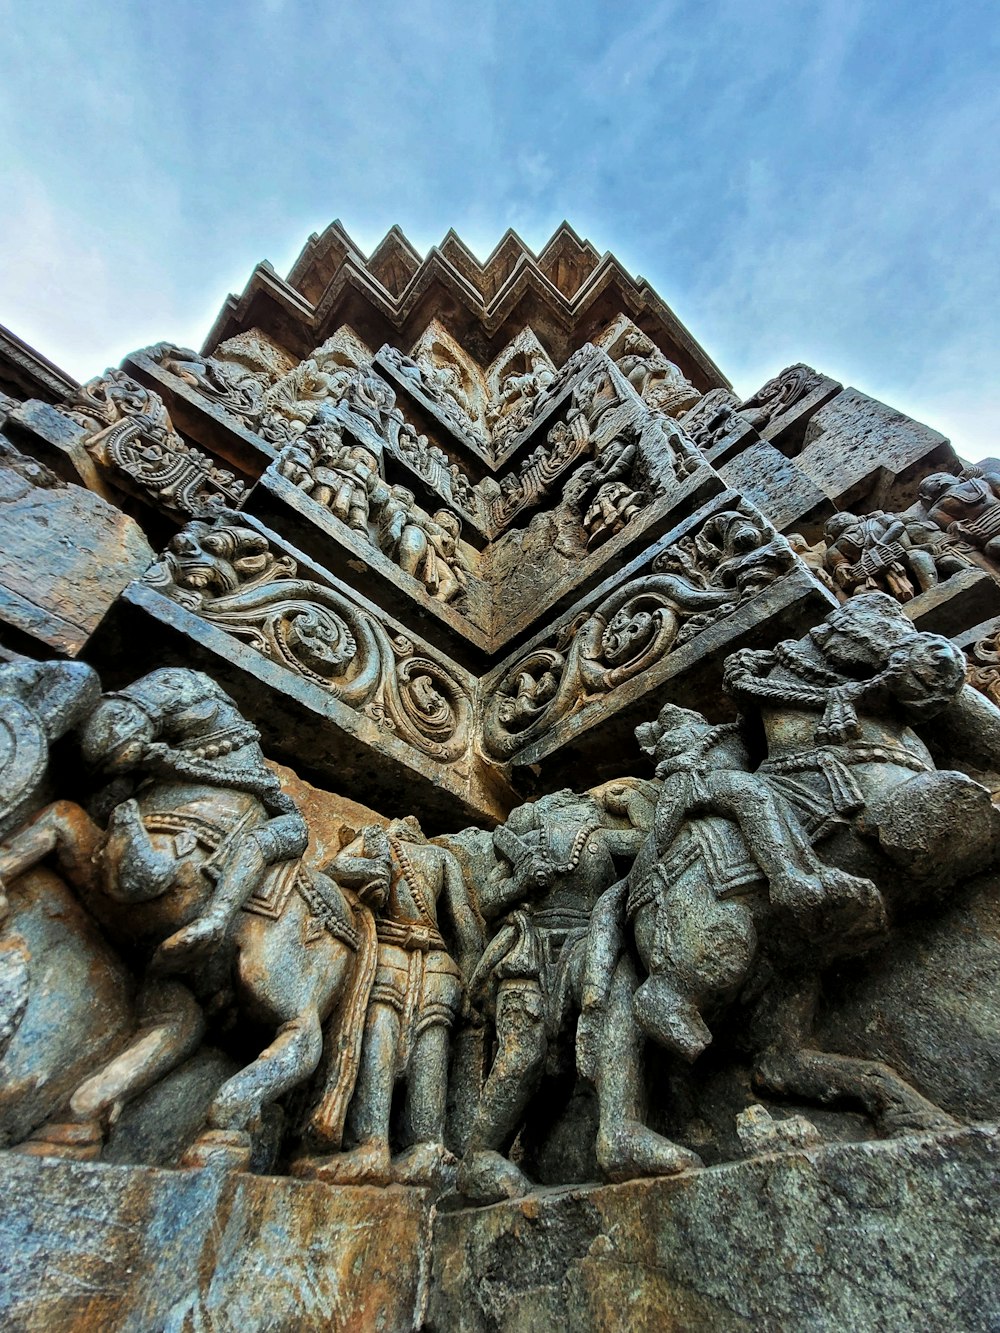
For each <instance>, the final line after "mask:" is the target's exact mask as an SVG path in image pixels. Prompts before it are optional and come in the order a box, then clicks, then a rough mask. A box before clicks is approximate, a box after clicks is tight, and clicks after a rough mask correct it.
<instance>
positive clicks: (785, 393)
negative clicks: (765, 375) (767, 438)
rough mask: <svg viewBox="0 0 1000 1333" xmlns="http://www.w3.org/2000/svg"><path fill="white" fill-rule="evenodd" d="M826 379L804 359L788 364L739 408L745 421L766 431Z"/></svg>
mask: <svg viewBox="0 0 1000 1333" xmlns="http://www.w3.org/2000/svg"><path fill="white" fill-rule="evenodd" d="M822 380H823V376H822V375H818V374H817V373H816V371H815V370H813V368H812V366H807V365H804V364H802V363H801V362H799V363H797V364H796V365H794V366H786V367H785V369H784V370H783V371H781V373H780V374H778V375H775V377H774V378H773V379H770V380H768V381H767V383H766V384H765V385H763V386H762V387H761V388H759V389H758V390H757V392H756V393H753V394H751V395H750V397H749V398H745V399H744V400H743V402H742V403H740V404H739V406H738V408H737V411H738V412H739V414H740V416H741V417H743V418H744V420H746V421H748V422H749V423H750V425H751V426H754V427H755V428H756V429H757V430H762V429H763V428H764V427H765V426H767V425H769V424H770V423H771V422H772V421H774V420H776V419H777V418H778V417H780V416H781V415H782V413H784V412H787V411H788V409H789V408H790V407H794V406H795V404H796V403H798V402H801V401H802V399H803V398H805V397H806V395H807V394H810V393H812V391H813V389H815V388H817V387H818V386H819V385H820V383H821V382H822Z"/></svg>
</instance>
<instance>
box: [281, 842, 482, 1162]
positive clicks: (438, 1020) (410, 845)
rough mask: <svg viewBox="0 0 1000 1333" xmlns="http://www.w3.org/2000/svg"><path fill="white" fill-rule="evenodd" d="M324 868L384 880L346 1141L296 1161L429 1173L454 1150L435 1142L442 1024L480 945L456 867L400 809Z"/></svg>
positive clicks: (441, 1097) (441, 1094)
mask: <svg viewBox="0 0 1000 1333" xmlns="http://www.w3.org/2000/svg"><path fill="white" fill-rule="evenodd" d="M329 869H330V873H331V874H333V875H334V876H335V877H336V878H337V879H338V880H339V881H340V882H341V883H348V884H350V883H353V882H355V881H356V880H358V879H361V880H362V881H364V882H370V881H373V880H377V881H378V882H380V883H382V884H383V885H384V886H385V888H384V892H382V893H381V894H380V895H379V896H378V898H377V899H375V900H374V901H373V906H374V910H375V929H376V933H377V937H378V960H377V966H376V971H375V978H374V982H373V984H372V988H371V995H370V999H369V1001H368V1014H367V1017H366V1019H365V1022H364V1038H363V1041H362V1046H361V1066H360V1070H359V1073H358V1079H357V1084H356V1087H355V1089H354V1096H353V1099H352V1101H351V1104H350V1110H349V1112H348V1119H347V1131H346V1140H347V1147H348V1149H349V1150H348V1151H346V1152H344V1153H342V1154H341V1155H339V1156H335V1157H330V1158H324V1159H316V1158H311V1159H305V1160H303V1161H301V1162H300V1163H299V1164H298V1166H297V1168H296V1169H297V1171H298V1172H299V1173H300V1174H309V1175H314V1174H318V1175H321V1176H322V1177H323V1178H324V1179H326V1180H330V1181H334V1182H336V1183H339V1184H360V1183H376V1184H388V1183H389V1182H390V1181H391V1180H396V1181H399V1182H401V1183H403V1184H434V1183H438V1182H439V1181H440V1178H441V1173H442V1170H444V1169H445V1168H447V1167H448V1166H449V1165H450V1164H451V1163H452V1162H453V1160H454V1159H453V1158H452V1157H451V1154H450V1153H449V1152H448V1150H447V1149H446V1148H445V1146H444V1122H445V1109H446V1095H447V1089H448V1045H449V1032H450V1029H451V1027H452V1025H453V1024H454V1022H455V1020H456V1019H457V1017H458V1015H459V1013H460V1011H461V1008H462V998H463V992H464V981H463V977H467V976H468V975H469V974H470V973H471V970H472V967H473V965H474V962H475V959H476V958H477V957H478V955H479V953H480V951H481V948H482V935H481V931H480V927H479V923H478V921H477V920H476V916H475V913H474V912H473V909H472V905H471V903H470V901H469V895H468V890H467V889H466V886H465V881H464V879H463V877H462V871H461V868H460V867H459V864H458V862H457V861H456V859H455V857H454V856H453V855H452V853H450V852H448V851H445V850H444V849H443V848H441V847H435V846H433V845H432V844H431V843H429V842H428V841H427V839H426V838H425V837H424V836H423V833H422V832H421V829H420V825H419V824H418V823H417V821H416V820H415V819H413V818H406V819H399V820H394V821H393V822H392V823H391V824H390V825H389V827H388V830H383V829H382V828H379V827H372V828H368V829H365V830H364V831H363V832H362V833H361V834H360V835H359V836H358V837H357V838H356V839H355V840H354V841H353V842H352V843H350V844H349V845H348V846H347V847H345V848H344V850H343V851H342V853H341V854H340V856H339V857H338V858H337V859H336V860H335V861H334V862H333V863H332V865H331V866H330V868H329ZM439 905H442V906H444V908H445V910H446V912H447V914H448V917H449V918H450V922H451V927H452V931H453V936H454V940H455V946H456V948H455V952H456V956H457V960H458V961H457V962H456V961H455V960H454V959H453V958H452V956H451V953H450V951H449V948H448V945H447V944H446V943H445V940H444V937H443V936H442V934H441V926H440V922H439V918H438V907H439ZM399 1082H405V1085H406V1100H405V1106H404V1113H403V1122H404V1131H403V1143H402V1151H401V1152H400V1154H399V1155H398V1156H397V1157H396V1158H395V1159H394V1160H392V1158H391V1151H390V1135H389V1121H390V1111H391V1108H392V1101H393V1091H394V1089H395V1087H396V1085H397V1083H399Z"/></svg>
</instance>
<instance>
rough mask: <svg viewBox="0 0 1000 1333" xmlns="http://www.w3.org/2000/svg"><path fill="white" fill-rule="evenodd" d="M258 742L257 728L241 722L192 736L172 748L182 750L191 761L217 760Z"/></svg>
mask: <svg viewBox="0 0 1000 1333" xmlns="http://www.w3.org/2000/svg"><path fill="white" fill-rule="evenodd" d="M259 740H260V732H259V731H258V730H257V728H256V727H254V726H251V724H250V723H249V722H242V721H241V722H238V723H234V724H233V725H232V726H230V727H220V728H219V729H218V730H217V731H208V732H205V733H204V734H203V735H201V736H192V737H191V738H190V739H188V740H179V741H177V742H176V744H175V746H174V748H175V749H178V750H184V751H185V752H186V753H187V754H189V755H190V756H191V758H192V759H218V758H220V757H221V756H222V755H224V754H232V752H233V751H234V750H242V749H243V747H244V746H245V745H253V744H254V743H255V742H257V741H259Z"/></svg>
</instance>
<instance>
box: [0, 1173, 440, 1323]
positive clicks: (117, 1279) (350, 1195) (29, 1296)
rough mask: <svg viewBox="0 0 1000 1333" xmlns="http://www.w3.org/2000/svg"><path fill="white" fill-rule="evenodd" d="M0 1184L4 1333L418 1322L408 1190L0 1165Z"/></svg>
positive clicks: (412, 1203)
mask: <svg viewBox="0 0 1000 1333" xmlns="http://www.w3.org/2000/svg"><path fill="white" fill-rule="evenodd" d="M0 1180H2V1189H3V1205H2V1214H0V1234H2V1237H3V1243H2V1246H0V1254H2V1256H3V1257H2V1258H0V1324H2V1326H3V1327H4V1328H6V1329H12V1330H13V1329H17V1330H25V1333H29V1331H30V1333H35V1331H36V1330H38V1331H39V1333H41V1330H44V1331H45V1333H64V1331H65V1333H69V1330H73V1331H74V1333H75V1331H76V1330H84V1329H111V1328H113V1329H117V1330H130V1333H139V1330H143V1333H145V1331H147V1330H150V1329H163V1330H170V1331H171V1333H181V1331H182V1330H184V1333H188V1331H189V1330H192V1331H193V1330H195V1329H198V1330H209V1329H211V1330H213V1333H229V1330H237V1329H238V1330H240V1331H241V1333H250V1331H251V1330H255V1329H260V1330H265V1329H266V1330H269V1331H272V1333H273V1331H274V1330H286V1329H287V1330H292V1329H294V1330H296V1331H298V1330H312V1329H317V1330H318V1329H324V1330H338V1329H344V1330H347V1329H350V1330H362V1329H381V1330H385V1333H393V1331H394V1330H403V1329H410V1328H413V1327H415V1325H416V1324H417V1323H418V1321H419V1317H420V1311H419V1301H420V1299H421V1297H422V1289H423V1285H424V1271H423V1264H424V1262H425V1259H426V1256H427V1253H428V1234H427V1226H428V1217H429V1212H428V1208H427V1205H426V1202H425V1199H424V1195H423V1194H422V1193H421V1192H420V1191H417V1190H379V1189H332V1188H330V1187H329V1186H327V1185H322V1184H314V1183H309V1184H306V1183H302V1182H300V1181H296V1180H287V1179H276V1178H274V1177H261V1176H252V1175H238V1176H227V1175H224V1174H220V1173H217V1172H213V1171H211V1170H202V1171H161V1170H155V1169H152V1168H144V1167H115V1166H104V1165H90V1164H73V1165H70V1164H69V1163H66V1162H56V1161H52V1160H47V1161H46V1160H40V1159H37V1158H19V1157H15V1156H11V1155H8V1156H6V1157H4V1158H3V1159H2V1165H0Z"/></svg>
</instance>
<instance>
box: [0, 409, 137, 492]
mask: <svg viewBox="0 0 1000 1333" xmlns="http://www.w3.org/2000/svg"><path fill="white" fill-rule="evenodd" d="M5 429H6V431H7V433H8V434H9V435H10V437H11V439H12V440H13V441H14V443H15V444H16V445H17V447H18V448H19V449H20V450H22V452H24V453H26V454H29V455H30V456H31V457H32V458H37V459H38V461H39V462H40V463H44V464H45V465H46V467H50V468H51V469H52V471H53V472H54V473H55V474H56V476H57V477H62V479H63V481H69V482H75V483H76V484H77V485H78V486H85V487H86V488H87V490H88V491H94V492H95V493H96V494H97V495H100V496H103V498H104V499H105V500H111V499H113V497H114V492H113V491H112V490H111V488H110V487H109V486H108V484H107V482H105V481H104V479H103V478H102V477H101V474H100V472H99V471H98V468H97V465H96V464H95V463H94V460H93V459H92V458H91V456H90V454H89V453H88V452H87V448H86V446H85V444H84V443H83V442H84V440H85V439H86V436H87V431H86V428H85V427H84V426H81V425H80V423H79V422H77V421H74V420H73V419H72V417H68V416H66V415H65V414H64V413H62V412H58V411H57V410H56V409H55V408H54V407H52V406H51V405H50V404H49V403H43V402H42V401H41V400H40V399H36V398H31V399H29V400H28V401H27V402H26V403H21V404H20V406H19V407H16V408H15V409H14V410H13V411H12V412H10V413H9V415H8V417H7V421H6V423H5Z"/></svg>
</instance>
